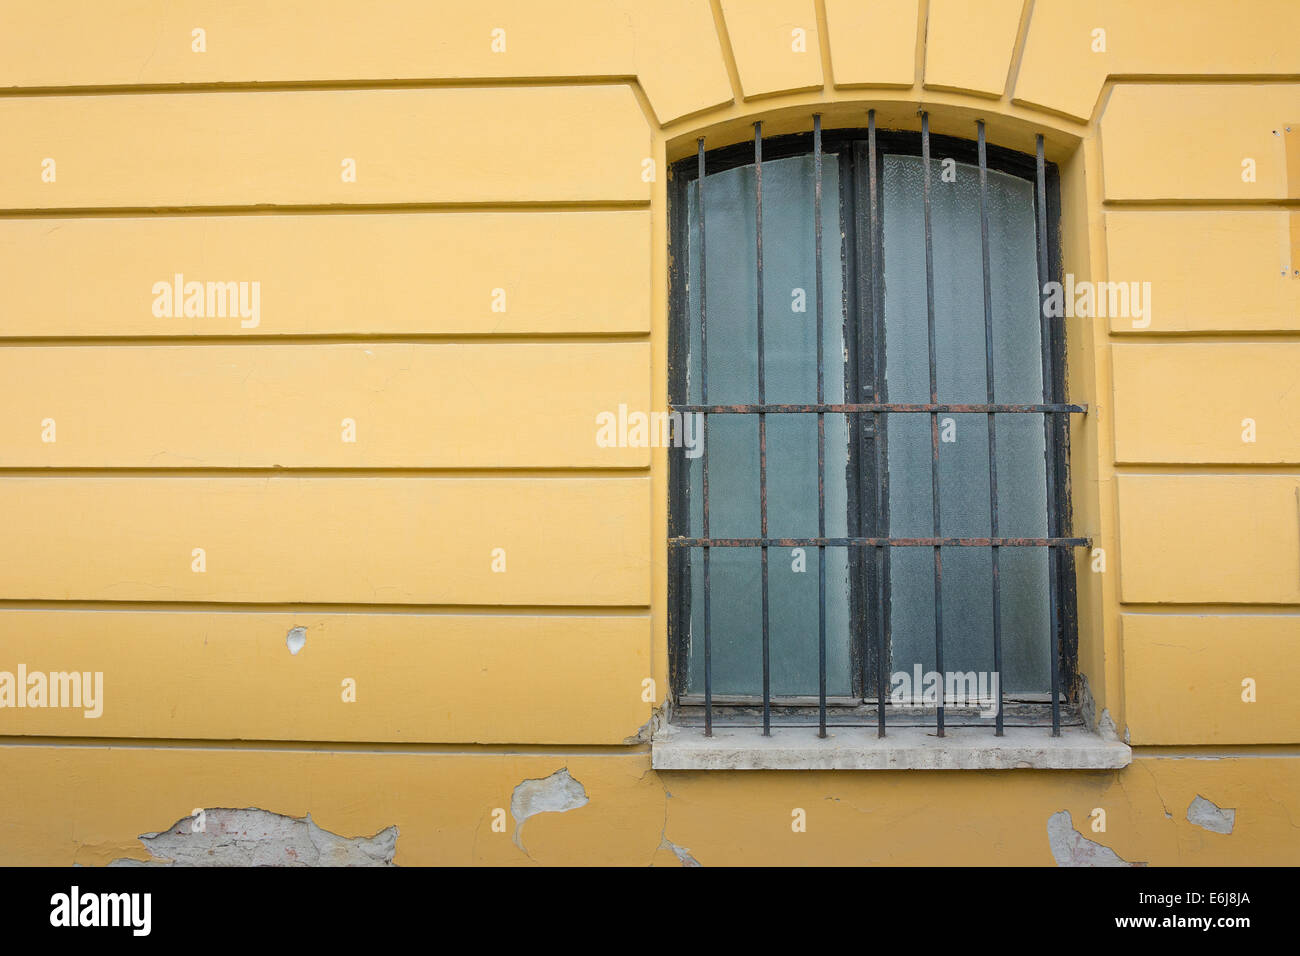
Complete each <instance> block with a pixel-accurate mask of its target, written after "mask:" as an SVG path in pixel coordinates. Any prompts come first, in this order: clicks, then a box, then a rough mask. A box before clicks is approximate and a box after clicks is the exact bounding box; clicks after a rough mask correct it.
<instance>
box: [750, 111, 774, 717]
mask: <svg viewBox="0 0 1300 956" xmlns="http://www.w3.org/2000/svg"><path fill="white" fill-rule="evenodd" d="M754 191H755V196H754V218H755V226H756V228H755V229H754V237H755V242H756V243H757V247H756V249H755V252H756V260H757V263H756V264H757V268H758V276H757V280H758V295H757V299H758V303H757V305H758V314H757V322H758V333H757V334H758V403H759V404H760V405H763V404H765V403H766V398H767V379H766V376H765V369H766V354H767V348H766V347H765V346H764V344H763V124H762V123H761V122H758V123H755V124H754ZM758 514H759V520H760V522H761V524H762V528H763V537H764V538H765V539H766V538H767V413H766V412H759V413H758ZM759 547H760V548H761V549H762V564H763V567H762V576H763V736H764V737H770V736H772V655H771V652H770V650H769V647H768V636H769V622H768V600H769V591H768V577H767V545H766V544H763V545H760V546H759Z"/></svg>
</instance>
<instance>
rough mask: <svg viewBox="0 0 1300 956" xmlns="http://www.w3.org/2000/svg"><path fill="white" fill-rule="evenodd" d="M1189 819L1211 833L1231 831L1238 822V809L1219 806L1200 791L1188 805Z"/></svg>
mask: <svg viewBox="0 0 1300 956" xmlns="http://www.w3.org/2000/svg"><path fill="white" fill-rule="evenodd" d="M1187 821H1188V822H1189V823H1195V824H1196V825H1197V826H1198V827H1201V828H1202V829H1205V830H1209V831H1210V832H1211V833H1231V832H1232V828H1233V827H1234V826H1235V825H1236V823H1237V811H1236V810H1233V809H1224V808H1222V807H1219V806H1218V805H1216V804H1214V803H1211V802H1210V801H1209V800H1206V799H1205V798H1204V797H1203V796H1201V795H1200V794H1199V793H1198V794H1197V795H1196V799H1195V800H1193V801H1192V802H1191V803H1190V804H1189V805H1188V807H1187Z"/></svg>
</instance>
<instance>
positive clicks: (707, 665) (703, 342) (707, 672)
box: [695, 136, 713, 737]
mask: <svg viewBox="0 0 1300 956" xmlns="http://www.w3.org/2000/svg"><path fill="white" fill-rule="evenodd" d="M697 145H698V147H699V156H698V166H699V176H698V177H697V178H696V180H695V195H696V204H697V205H698V206H699V213H700V399H701V400H702V401H703V402H704V403H705V404H706V405H707V404H708V401H709V333H708V328H709V324H708V321H707V318H708V309H707V307H706V305H705V302H706V299H707V290H706V288H705V275H706V273H705V263H706V259H707V257H706V255H705V250H706V249H707V248H708V247H707V245H705V242H704V137H703V136H701V137H700V138H699V140H698V142H697ZM708 439H709V415H708V412H701V413H700V448H701V452H702V453H701V456H700V457H701V458H702V459H703V462H702V469H703V472H704V475H703V485H704V489H703V491H704V501H703V502H702V511H703V521H702V524H703V529H702V530H703V532H704V537H706V538H707V537H708V536H709V440H708ZM711 583H712V582H711V581H710V580H709V549H708V548H705V549H704V736H706V737H712V736H713V639H712V635H711V631H712V624H713V621H712V620H711V613H710V612H711V608H710V600H709V594H710V591H711V590H712V588H711Z"/></svg>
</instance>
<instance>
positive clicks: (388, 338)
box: [0, 331, 650, 348]
mask: <svg viewBox="0 0 1300 956" xmlns="http://www.w3.org/2000/svg"><path fill="white" fill-rule="evenodd" d="M649 338H650V333H649V332H555V333H550V332H528V333H504V334H503V333H499V332H482V333H478V334H469V335H467V334H465V333H464V332H446V333H442V332H428V333H425V334H421V335H412V334H411V333H409V332H402V333H398V334H393V335H385V334H383V333H370V332H365V333H339V334H334V335H320V334H309V335H295V334H293V333H292V332H287V333H284V334H280V335H256V334H252V333H249V332H236V331H232V332H228V333H226V334H224V335H186V334H184V333H174V334H170V335H93V336H85V335H70V336H31V335H16V336H5V335H4V333H3V332H0V346H6V347H14V348H19V347H23V346H39V347H40V348H60V347H64V346H78V345H80V346H85V345H94V346H105V347H111V346H130V345H136V346H139V345H205V344H206V345H277V344H278V345H293V346H299V345H424V344H433V345H487V344H491V345H565V344H575V345H577V344H581V345H603V344H615V343H619V342H645V341H648V340H649Z"/></svg>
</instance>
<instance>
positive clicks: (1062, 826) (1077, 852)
mask: <svg viewBox="0 0 1300 956" xmlns="http://www.w3.org/2000/svg"><path fill="white" fill-rule="evenodd" d="M1047 842H1048V844H1049V845H1050V846H1051V848H1052V856H1053V857H1054V858H1055V859H1056V865H1057V866H1141V865H1142V864H1140V863H1129V862H1128V861H1127V860H1122V859H1120V857H1119V854H1117V853H1116V852H1115V851H1114V850H1112V849H1111V848H1110V847H1108V846H1102V845H1101V844H1100V843H1094V842H1092V841H1091V840H1088V839H1085V838H1084V836H1083V834H1081V833H1080V832H1079V831H1078V830H1076V829H1075V828H1074V822H1073V820H1071V818H1070V811H1069V810H1061V811H1059V812H1057V813H1053V814H1052V815H1051V816H1050V817H1048V818H1047Z"/></svg>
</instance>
